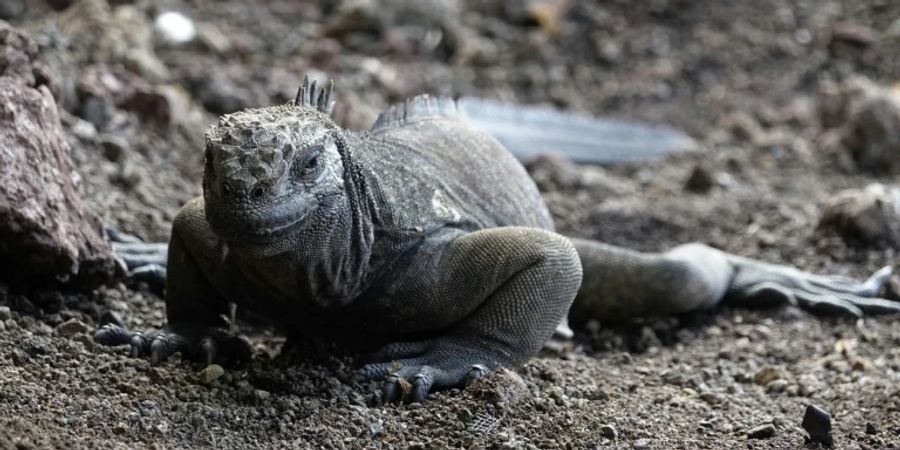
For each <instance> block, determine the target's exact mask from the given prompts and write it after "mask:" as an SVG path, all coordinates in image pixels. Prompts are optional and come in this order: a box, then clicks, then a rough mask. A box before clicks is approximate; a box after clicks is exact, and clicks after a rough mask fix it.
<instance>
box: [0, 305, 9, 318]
mask: <svg viewBox="0 0 900 450" xmlns="http://www.w3.org/2000/svg"><path fill="white" fill-rule="evenodd" d="M8 319H12V311H10V310H9V306H0V320H8Z"/></svg>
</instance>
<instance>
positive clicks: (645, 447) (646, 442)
mask: <svg viewBox="0 0 900 450" xmlns="http://www.w3.org/2000/svg"><path fill="white" fill-rule="evenodd" d="M649 449H650V439H638V440H636V441H634V450H649Z"/></svg>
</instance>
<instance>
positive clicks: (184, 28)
mask: <svg viewBox="0 0 900 450" xmlns="http://www.w3.org/2000/svg"><path fill="white" fill-rule="evenodd" d="M153 26H154V28H155V29H156V32H157V33H159V35H160V36H161V37H162V39H163V40H164V41H166V42H168V43H171V44H184V43H187V42H190V41H192V40H194V37H196V36H197V28H196V27H195V26H194V21H192V20H191V19H189V18H188V17H187V16H185V15H184V14H181V13H179V12H175V11H166V12H164V13H162V14H160V15H159V16H157V17H156V21H154V23H153Z"/></svg>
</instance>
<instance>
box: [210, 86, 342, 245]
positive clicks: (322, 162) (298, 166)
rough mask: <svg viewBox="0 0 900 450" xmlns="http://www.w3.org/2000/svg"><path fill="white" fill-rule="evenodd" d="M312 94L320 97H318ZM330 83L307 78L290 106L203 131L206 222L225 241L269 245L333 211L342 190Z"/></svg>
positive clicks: (245, 114) (225, 119)
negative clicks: (320, 84)
mask: <svg viewBox="0 0 900 450" xmlns="http://www.w3.org/2000/svg"><path fill="white" fill-rule="evenodd" d="M315 94H318V96H317V97H316V96H315ZM330 96H331V87H330V86H329V88H328V90H325V89H322V90H321V91H320V92H319V93H316V90H315V83H313V84H312V87H311V88H310V85H309V81H308V79H306V80H304V84H303V86H301V88H300V92H299V93H298V95H297V99H296V100H295V102H294V103H293V104H287V105H281V106H273V107H268V108H260V109H248V110H244V111H240V112H237V113H234V114H228V115H224V116H222V117H221V118H220V119H219V122H218V123H217V124H216V125H213V126H212V127H210V129H209V130H208V131H207V133H206V163H205V167H204V172H203V197H204V200H205V209H206V219H207V221H208V222H209V224H210V226H211V227H212V229H213V231H214V232H215V233H216V234H217V235H219V237H221V238H222V239H224V240H226V241H238V242H254V243H265V242H269V241H272V240H275V239H277V238H280V237H283V236H285V235H288V234H291V233H293V232H296V231H298V230H300V229H303V228H304V227H305V226H306V225H308V224H309V223H310V222H311V221H312V220H313V219H314V218H315V217H317V216H321V214H323V213H324V214H327V213H329V212H330V211H329V209H330V208H334V207H335V206H334V205H335V204H336V203H337V202H336V201H335V199H336V197H337V196H340V195H342V194H343V192H344V189H343V186H344V177H343V175H344V167H343V163H342V150H341V148H342V147H343V145H344V142H345V141H344V139H343V135H342V131H341V128H340V127H338V126H337V125H336V124H335V123H334V122H333V121H332V120H331V118H330V117H329V114H328V113H329V111H330V107H331V102H330Z"/></svg>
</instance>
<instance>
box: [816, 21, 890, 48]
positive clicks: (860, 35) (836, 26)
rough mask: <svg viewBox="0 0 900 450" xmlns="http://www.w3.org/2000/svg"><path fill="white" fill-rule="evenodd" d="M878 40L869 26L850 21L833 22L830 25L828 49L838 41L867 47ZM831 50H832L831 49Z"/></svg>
mask: <svg viewBox="0 0 900 450" xmlns="http://www.w3.org/2000/svg"><path fill="white" fill-rule="evenodd" d="M876 41H878V34H877V33H876V32H875V30H873V29H872V28H870V27H867V26H865V25H863V24H861V23H857V22H851V21H840V22H835V23H833V24H832V25H831V40H830V42H829V43H828V47H829V49H832V47H833V46H834V45H836V44H837V43H839V42H843V43H847V44H850V45H853V46H855V47H860V48H862V47H868V46H869V45H872V44H873V43H875V42H876ZM832 51H833V50H832Z"/></svg>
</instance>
